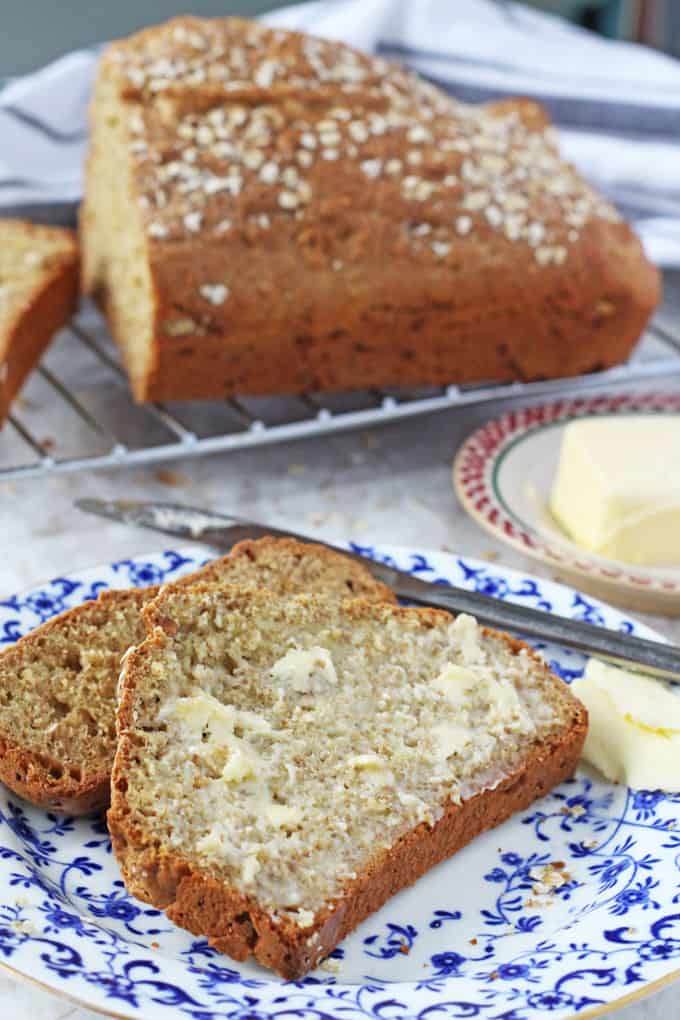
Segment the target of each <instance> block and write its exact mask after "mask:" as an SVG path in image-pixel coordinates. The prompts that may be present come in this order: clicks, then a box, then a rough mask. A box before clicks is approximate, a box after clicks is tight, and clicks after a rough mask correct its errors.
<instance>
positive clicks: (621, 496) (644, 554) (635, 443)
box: [550, 414, 680, 566]
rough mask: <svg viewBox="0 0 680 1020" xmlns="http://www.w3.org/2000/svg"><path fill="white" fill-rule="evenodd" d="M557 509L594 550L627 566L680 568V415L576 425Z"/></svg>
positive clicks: (556, 493)
mask: <svg viewBox="0 0 680 1020" xmlns="http://www.w3.org/2000/svg"><path fill="white" fill-rule="evenodd" d="M550 510H551V512H552V514H553V516H554V517H555V518H556V519H557V521H558V522H559V524H561V526H562V527H563V528H564V530H565V531H566V532H567V534H568V535H569V536H570V537H571V538H572V539H573V540H574V542H576V543H577V544H578V545H580V546H582V547H583V548H584V549H587V550H589V551H590V552H594V553H598V554H599V555H601V556H606V557H608V558H609V559H613V560H621V561H623V562H625V563H634V564H640V565H641V564H646V565H650V566H651V565H659V564H668V565H670V564H680V415H678V414H656V415H654V414H635V415H632V414H631V415H612V416H607V417H605V416H602V417H593V418H581V419H578V420H576V421H572V422H570V423H569V424H568V425H567V426H566V428H565V430H564V435H563V438H562V447H561V451H560V461H559V467H558V470H557V476H556V478H555V482H554V485H553V489H552V493H551V496H550Z"/></svg>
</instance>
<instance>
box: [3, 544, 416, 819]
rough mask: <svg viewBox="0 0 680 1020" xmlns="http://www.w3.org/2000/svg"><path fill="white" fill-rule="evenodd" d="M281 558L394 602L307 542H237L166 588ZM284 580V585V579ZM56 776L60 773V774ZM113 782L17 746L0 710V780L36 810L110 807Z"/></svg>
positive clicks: (348, 563)
mask: <svg viewBox="0 0 680 1020" xmlns="http://www.w3.org/2000/svg"><path fill="white" fill-rule="evenodd" d="M278 556H284V557H288V558H289V559H291V560H292V561H294V562H296V563H299V564H301V565H302V566H303V567H304V563H305V557H307V560H308V561H309V559H312V558H313V560H314V562H315V563H320V564H321V567H322V569H324V570H325V572H326V574H327V575H330V574H334V575H339V576H340V577H341V578H342V580H343V581H344V584H345V585H346V587H347V591H346V594H347V595H351V594H352V593H353V592H355V593H356V594H359V595H362V596H363V597H365V598H370V599H372V600H373V601H385V602H389V603H394V602H395V601H396V597H395V595H394V593H393V592H392V591H391V590H390V589H389V588H387V587H386V586H385V585H384V584H381V583H380V582H379V581H376V580H375V579H374V578H373V577H372V576H371V574H370V573H369V571H368V569H367V568H364V567H362V566H361V564H357V563H355V562H354V561H353V560H351V559H350V558H349V557H347V556H344V555H343V554H342V552H341V551H340V550H338V551H337V552H335V551H334V550H332V549H328V548H326V547H324V546H321V545H317V544H316V543H312V542H310V543H303V542H298V541H297V540H295V539H288V538H274V537H271V536H266V537H265V538H261V539H257V540H246V541H243V542H239V543H238V544H237V545H235V546H234V548H233V549H232V550H231V552H230V553H228V554H227V555H226V556H222V557H220V558H219V559H216V560H212V561H211V562H210V563H208V564H206V565H205V566H204V567H201V568H200V569H199V570H197V571H195V572H194V573H192V574H189V575H187V576H186V577H184V578H180V579H179V580H178V581H176V582H175V583H174V585H167V586H166V587H175V586H177V585H179V586H184V585H187V584H194V583H196V582H197V581H199V582H203V583H206V584H210V583H215V582H219V581H220V580H223V579H224V574H225V571H227V572H228V570H229V568H230V566H232V565H234V564H235V565H238V562H239V560H248V561H250V562H252V563H255V564H256V565H260V564H262V569H263V571H264V569H271V571H272V573H273V574H275V573H276V569H277V564H276V559H277V557H278ZM263 578H264V573H263ZM283 580H284V581H285V580H286V578H283ZM294 587H295V586H294V585H293V588H294ZM159 590H160V589H159V588H158V587H157V586H153V587H149V588H143V589H125V590H120V591H115V590H114V591H105V592H102V593H101V594H100V595H99V598H98V600H96V601H97V603H98V605H99V607H101V606H102V605H103V606H107V605H111V606H112V607H115V605H116V604H118V603H120V602H122V601H124V600H127V599H128V598H129V597H130V593H131V592H135V594H136V595H137V596H138V597H139V598H140V600H143V602H144V603H146V604H147V605H148V604H149V603H151V602H152V601H153V599H154V598H155V597H156V596H157V595H158V593H159ZM297 590H299V588H298V589H297ZM93 605H94V602H92V601H90V602H85V603H83V604H82V605H80V606H76V607H75V608H74V609H70V610H67V611H66V612H64V613H60V614H59V616H55V617H54V618H53V619H51V620H48V621H47V622H46V623H44V624H42V625H41V626H40V627H37V628H36V629H35V630H33V631H31V632H30V633H29V634H26V635H25V636H24V637H22V638H20V639H19V640H18V641H17V642H16V643H15V644H14V645H11V646H10V647H9V648H8V649H6V651H5V652H3V653H2V654H0V667H1V666H2V663H3V658H4V661H5V662H7V659H8V658H9V657H10V656H11V657H17V656H21V655H22V653H23V652H24V651H25V650H27V651H29V654H30V653H31V650H32V649H33V648H36V649H37V653H38V654H39V646H40V643H41V642H42V641H43V640H44V639H45V637H49V635H50V633H51V632H53V631H59V630H61V629H62V628H63V627H65V626H68V625H69V624H71V623H73V622H74V621H77V620H78V618H79V617H81V616H83V615H86V614H88V613H89V612H90V611H91V609H92V607H93ZM111 713H112V715H113V713H114V708H113V706H112V707H111ZM57 773H60V774H59V775H57ZM110 780H111V762H102V763H101V767H100V768H97V769H94V770H92V769H90V770H88V771H83V772H82V775H81V778H80V779H74V778H73V777H72V776H71V775H70V774H69V771H68V768H67V766H66V764H65V763H64V762H62V761H59V760H58V759H56V758H55V757H54V756H53V755H52V754H51V753H50V750H49V744H48V742H47V741H46V744H45V749H44V751H43V752H39V751H38V750H36V749H31V748H27V747H24V746H22V745H21V744H19V743H17V742H16V741H14V740H13V739H12V735H11V733H10V732H9V731H8V730H7V728H6V727H4V728H3V722H2V713H1V710H0V781H2V782H3V783H4V784H5V785H6V786H8V787H9V788H10V789H11V790H13V791H14V792H15V793H17V794H19V796H21V797H24V798H25V799H26V800H28V801H30V802H31V803H33V804H35V805H37V806H38V807H43V808H46V809H47V810H49V811H54V812H57V813H60V814H68V815H83V814H89V813H90V812H92V811H100V810H102V809H103V808H106V807H107V806H108V804H109V800H110V792H111V790H110Z"/></svg>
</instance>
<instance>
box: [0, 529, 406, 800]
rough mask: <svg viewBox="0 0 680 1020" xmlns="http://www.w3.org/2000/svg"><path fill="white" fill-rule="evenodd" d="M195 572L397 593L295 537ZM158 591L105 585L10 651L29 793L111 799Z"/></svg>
mask: <svg viewBox="0 0 680 1020" xmlns="http://www.w3.org/2000/svg"><path fill="white" fill-rule="evenodd" d="M195 580H201V581H203V582H204V583H208V584H215V585H220V584H223V583H225V582H229V583H231V584H239V585H241V586H242V587H247V586H248V585H257V586H258V587H259V588H264V589H268V590H269V591H270V592H275V593H276V594H278V595H285V594H289V593H291V592H300V591H323V592H326V593H327V594H328V595H329V596H333V597H335V598H340V597H343V596H351V595H352V594H358V595H361V596H363V597H364V598H367V599H373V600H380V601H390V602H394V601H395V599H394V595H393V593H392V592H391V591H390V589H389V588H386V587H385V586H384V585H382V584H380V582H378V581H375V580H374V579H373V578H372V577H371V575H370V573H369V572H368V570H366V569H364V568H363V567H362V566H361V564H358V563H356V562H355V561H353V560H350V559H348V558H347V557H346V556H343V555H342V554H341V553H336V552H333V550H331V549H327V548H326V547H324V546H319V545H314V544H311V543H310V544H305V543H302V542H296V541H294V540H292V539H290V540H289V539H274V538H263V539H260V540H259V541H256V542H251V541H247V542H240V543H239V544H238V545H237V546H235V547H234V549H233V550H232V551H231V553H230V554H229V555H228V556H224V557H221V558H220V559H217V560H214V561H213V562H211V563H208V564H207V565H206V566H205V567H203V568H202V569H201V570H199V571H197V572H195V573H194V574H191V575H189V576H188V577H186V578H183V579H181V580H180V581H178V582H176V583H177V584H178V585H183V584H189V583H193V582H194V581H195ZM157 593H158V588H145V589H134V588H133V589H129V590H126V591H107V592H104V593H102V594H101V595H100V596H99V598H98V599H97V600H96V601H92V602H85V603H83V605H81V606H78V607H77V608H76V609H71V610H69V611H67V612H65V613H62V614H61V615H60V616H57V617H55V618H54V619H53V620H49V621H48V622H47V623H45V624H43V625H42V626H41V627H38V628H37V630H35V631H33V632H32V633H30V634H28V635H26V636H25V637H23V638H21V639H20V640H19V641H18V642H17V643H16V644H15V645H12V646H11V647H10V648H8V649H7V650H6V651H4V652H3V653H2V654H0V779H1V780H2V781H3V782H4V783H5V784H6V785H7V786H9V787H10V788H11V789H12V790H15V791H16V792H17V793H19V794H21V796H22V797H26V799H27V800H30V801H32V802H33V803H35V804H39V805H41V806H44V807H48V808H50V809H51V810H53V811H62V812H66V813H68V814H83V813H84V812H87V811H92V810H94V809H96V808H101V807H104V806H105V805H106V804H107V803H108V801H109V780H110V774H111V765H112V762H113V754H114V750H115V745H116V732H115V709H116V687H117V681H118V675H119V673H120V662H121V657H122V655H123V653H124V652H126V651H127V650H128V648H130V646H132V645H136V644H138V643H139V642H141V641H142V640H143V639H144V638H145V637H146V629H145V627H144V622H143V619H142V617H141V615H140V610H141V608H142V606H143V605H144V604H145V603H146V602H147V601H148V600H149V599H151V598H154V597H155V596H156V595H157Z"/></svg>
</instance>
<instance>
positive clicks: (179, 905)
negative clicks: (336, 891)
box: [107, 711, 587, 980]
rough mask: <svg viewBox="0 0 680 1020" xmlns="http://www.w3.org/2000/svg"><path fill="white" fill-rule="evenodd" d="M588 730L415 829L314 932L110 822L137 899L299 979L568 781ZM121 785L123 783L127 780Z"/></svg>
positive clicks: (581, 720) (580, 720)
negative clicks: (433, 874)
mask: <svg viewBox="0 0 680 1020" xmlns="http://www.w3.org/2000/svg"><path fill="white" fill-rule="evenodd" d="M586 726H587V720H586V714H585V711H582V712H581V713H580V714H579V716H578V717H576V718H575V719H574V723H573V725H572V728H571V729H570V730H569V732H568V733H567V734H566V735H565V736H564V739H563V740H562V741H561V742H559V743H556V744H554V745H551V746H549V747H540V748H537V749H535V750H534V751H533V752H532V753H531V755H530V757H529V758H528V759H527V762H526V764H525V765H524V767H523V768H522V769H520V770H518V771H517V772H516V773H515V774H514V775H512V776H509V777H508V778H507V779H504V780H503V782H502V783H500V784H499V785H498V786H497V787H495V789H493V790H490V791H485V792H483V793H479V794H477V795H476V796H474V797H471V798H470V799H468V800H466V801H464V802H463V803H462V804H461V805H455V804H450V805H449V806H448V808H447V809H446V811H445V813H444V815H443V817H442V818H441V819H440V820H439V821H438V822H436V823H435V825H434V826H433V827H432V828H429V827H428V826H427V825H425V824H424V823H423V824H421V825H419V826H418V828H416V829H413V830H412V831H411V832H409V833H408V834H407V835H406V836H404V837H403V838H402V839H401V840H400V841H399V842H398V843H397V844H396V846H394V847H392V848H391V849H390V850H389V851H386V852H385V853H384V854H382V855H381V856H380V857H379V858H377V859H376V860H375V861H374V862H373V863H372V865H371V866H370V867H369V868H368V869H367V870H366V871H365V872H364V873H363V874H362V875H360V876H359V877H358V878H357V879H356V880H355V881H354V882H352V883H351V884H350V885H349V886H348V887H347V890H346V892H345V894H344V896H343V897H342V898H341V899H340V900H339V901H338V902H336V903H335V904H334V905H333V906H332V908H330V909H329V910H328V911H326V912H325V913H324V914H322V915H321V916H320V917H318V918H317V920H316V923H315V924H314V926H313V927H310V928H305V929H300V928H297V927H295V926H294V925H289V924H286V923H285V922H283V921H282V922H281V923H279V924H276V923H274V921H273V919H272V917H271V916H270V915H269V914H268V913H267V912H266V911H263V910H262V909H261V908H260V907H258V905H257V903H255V902H253V901H252V900H250V899H249V898H247V897H244V896H242V895H241V894H239V893H238V891H237V890H235V889H229V888H228V887H226V886H224V885H223V884H222V883H221V882H219V881H217V880H216V879H214V878H213V877H211V876H210V875H208V874H205V873H201V871H200V870H197V869H196V868H194V867H193V866H192V865H191V864H189V863H188V862H186V861H183V860H181V859H180V858H179V857H175V856H173V855H172V854H163V853H158V852H156V851H154V850H153V849H152V848H146V849H142V848H141V847H140V845H139V843H137V842H136V841H135V835H134V833H130V831H129V829H128V827H127V826H126V821H125V817H124V815H122V814H121V813H120V812H117V811H114V810H113V809H112V810H110V811H109V813H108V816H107V821H108V826H109V831H110V833H111V839H112V842H113V848H114V852H115V854H116V857H117V858H118V861H119V862H120V865H121V868H122V871H123V876H124V878H125V883H126V885H127V887H128V889H129V890H130V892H131V893H132V894H133V895H134V896H137V897H138V898H139V899H142V900H144V901H145V902H148V903H151V904H153V905H154V906H156V907H160V908H162V909H163V910H165V912H166V914H167V915H168V917H169V918H170V920H172V921H174V922H175V923H176V924H179V925H180V926H181V927H183V928H186V929H188V931H190V932H192V934H194V935H204V936H207V938H208V940H209V942H210V944H211V945H212V946H214V947H215V948H216V949H218V950H220V952H224V953H227V954H228V955H229V956H232V957H233V958H234V959H236V960H246V959H247V958H248V957H249V956H251V955H252V956H254V958H255V959H256V960H257V961H258V963H261V964H263V965H264V966H265V967H270V968H271V969H272V970H275V971H276V972H277V973H278V974H280V975H281V976H282V977H283V978H285V979H286V980H296V979H297V978H300V977H302V976H304V974H306V973H307V972H308V971H309V970H310V969H312V968H313V967H314V966H316V965H317V964H318V963H319V962H320V961H321V960H323V959H324V958H325V957H326V956H328V954H329V953H330V952H332V950H333V949H334V948H335V946H336V945H337V944H338V943H339V942H340V941H341V940H342V939H343V938H345V936H346V935H348V934H349V933H350V932H351V931H353V930H354V928H356V927H357V925H358V924H360V923H361V921H363V920H364V919H365V918H366V917H368V916H369V915H370V914H372V913H374V912H375V911H376V910H378V909H379V908H380V907H381V906H382V905H383V904H384V903H385V902H386V901H387V900H388V899H389V898H390V897H391V896H394V894H395V893H397V892H399V890H400V889H403V888H405V887H406V886H409V885H412V884H413V883H414V882H415V881H416V880H417V879H418V878H420V877H421V875H424V874H425V872H427V871H428V870H429V869H430V868H432V867H434V865H435V864H438V863H439V862H440V861H443V860H445V859H446V858H448V857H451V856H452V855H453V854H454V853H456V852H457V851H458V850H460V849H461V848H462V847H464V846H465V845H466V844H467V843H469V842H470V841H471V840H473V839H474V838H475V836H478V835H479V834H480V833H481V832H484V831H486V830H487V829H491V828H493V827H494V826H496V825H499V824H500V823H501V822H503V821H505V820H506V819H507V818H509V817H510V816H511V815H513V814H515V812H517V811H522V810H524V809H525V808H527V807H528V806H529V805H530V804H531V803H532V802H533V801H534V800H536V799H537V798H539V797H543V796H544V795H545V794H547V793H548V792H549V791H550V790H551V789H552V788H553V787H554V786H556V785H557V784H558V783H561V782H562V781H563V780H565V779H568V778H569V777H570V776H571V775H572V774H573V772H574V769H575V768H576V764H577V762H578V758H579V755H580V752H581V747H582V745H583V741H584V739H585V733H586ZM116 781H117V783H118V784H121V783H122V779H121V778H120V776H119V777H118V778H117V780H116ZM119 789H121V788H120V787H119ZM123 794H124V790H123V789H121V796H122V795H123ZM317 933H318V937H317ZM310 939H311V940H312V941H311V943H310Z"/></svg>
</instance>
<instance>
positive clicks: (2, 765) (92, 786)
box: [0, 588, 158, 815]
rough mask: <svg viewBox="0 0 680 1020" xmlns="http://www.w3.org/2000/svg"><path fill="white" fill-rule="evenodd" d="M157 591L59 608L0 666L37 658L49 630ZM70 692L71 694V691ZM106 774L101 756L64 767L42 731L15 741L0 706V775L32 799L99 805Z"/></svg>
mask: <svg viewBox="0 0 680 1020" xmlns="http://www.w3.org/2000/svg"><path fill="white" fill-rule="evenodd" d="M157 591H158V589H157V588H149V589H141V590H137V589H126V590H122V591H105V592H102V593H101V594H100V595H99V598H98V599H96V600H90V601H87V602H83V603H82V605H79V606H76V607H75V608H74V609H69V610H67V611H66V612H64V613H60V614H59V615H58V616H55V617H53V618H52V619H51V620H48V621H47V622H46V623H43V624H42V625H41V626H40V627H37V628H36V629H35V630H33V631H31V632H30V633H29V634H26V635H25V636H24V637H22V638H19V640H18V641H17V642H16V643H15V644H14V645H11V646H10V647H9V648H7V649H6V650H5V651H4V652H3V653H2V654H1V655H0V669H3V668H4V669H8V670H9V671H10V674H11V670H12V669H15V670H19V669H20V668H22V667H25V666H27V665H28V664H29V663H30V662H31V660H32V659H33V658H34V657H38V658H39V657H40V655H41V654H42V648H43V646H44V644H45V642H46V639H47V640H49V637H50V635H51V634H52V633H56V634H58V633H59V632H60V631H62V630H64V629H65V628H68V627H72V626H75V627H77V626H78V622H79V621H80V620H83V619H85V620H87V618H88V616H90V615H91V614H92V613H93V612H94V613H96V614H98V615H99V614H100V613H102V612H103V613H104V614H106V613H107V612H108V611H109V608H110V607H115V606H116V605H122V604H125V603H127V602H129V600H130V598H131V597H133V598H135V597H138V598H139V602H140V607H141V604H142V600H143V599H146V598H153V597H154V595H155V594H156V593H157ZM72 696H73V697H74V698H77V691H75V690H74V691H73V692H72ZM110 778H111V770H110V765H109V762H104V761H102V762H101V763H99V764H98V765H97V766H95V767H92V766H90V767H87V766H85V765H84V764H82V765H81V764H78V766H77V767H76V768H75V769H70V768H69V766H68V764H67V763H66V762H64V761H62V760H60V759H59V757H57V756H55V754H54V752H53V750H52V748H51V746H50V741H49V737H48V736H47V735H43V736H42V747H40V746H38V744H37V743H36V746H33V747H28V746H25V745H23V744H21V743H18V742H17V741H16V739H15V738H14V736H13V734H12V732H11V729H10V728H9V726H8V725H7V722H6V721H5V720H4V719H3V714H2V712H1V711H0V780H2V782H3V783H4V784H5V785H6V786H8V787H9V788H10V790H13V791H14V792H15V793H18V794H19V795H20V796H21V797H24V798H25V799H26V800H29V801H31V803H32V804H36V805H37V806H38V807H44V808H46V809H47V810H49V811H55V812H58V813H61V814H69V815H82V814H88V813H89V812H91V811H97V810H101V809H102V808H104V807H106V806H107V805H108V803H109V799H110Z"/></svg>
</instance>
